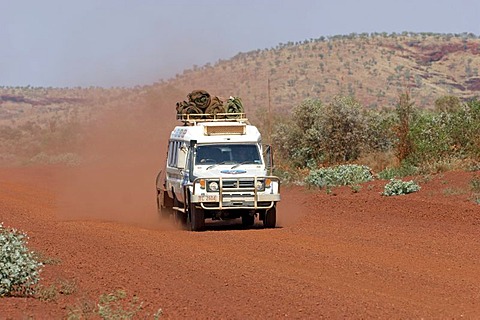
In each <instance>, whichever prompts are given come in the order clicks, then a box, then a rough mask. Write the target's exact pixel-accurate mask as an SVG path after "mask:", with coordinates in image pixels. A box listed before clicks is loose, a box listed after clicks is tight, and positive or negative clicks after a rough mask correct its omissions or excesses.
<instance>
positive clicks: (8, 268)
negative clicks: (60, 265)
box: [0, 223, 42, 297]
mask: <svg viewBox="0 0 480 320" xmlns="http://www.w3.org/2000/svg"><path fill="white" fill-rule="evenodd" d="M27 239H28V237H27V235H26V234H25V233H23V232H20V231H18V230H16V229H10V228H5V227H4V226H3V223H0V297H1V296H12V295H20V296H26V295H30V294H33V293H34V285H35V284H36V283H37V282H38V280H39V272H40V269H41V267H42V263H40V262H38V261H36V259H35V257H34V254H33V252H31V251H29V250H28V248H27V247H26V245H27Z"/></svg>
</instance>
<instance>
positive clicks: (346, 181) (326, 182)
mask: <svg viewBox="0 0 480 320" xmlns="http://www.w3.org/2000/svg"><path fill="white" fill-rule="evenodd" d="M371 180H373V175H372V172H371V170H370V168H369V167H367V166H362V165H356V164H350V165H339V166H336V167H328V168H320V169H316V170H311V171H310V174H309V175H308V176H307V178H306V182H307V183H308V184H310V185H313V186H317V187H320V188H323V187H335V186H347V185H356V184H358V183H362V182H367V181H371Z"/></svg>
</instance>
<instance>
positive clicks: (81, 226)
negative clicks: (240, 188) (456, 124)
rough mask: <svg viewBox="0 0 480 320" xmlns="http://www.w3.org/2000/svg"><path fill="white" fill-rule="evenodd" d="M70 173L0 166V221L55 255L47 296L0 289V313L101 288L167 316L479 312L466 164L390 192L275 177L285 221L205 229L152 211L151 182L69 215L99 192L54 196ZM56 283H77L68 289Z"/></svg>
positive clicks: (69, 300)
mask: <svg viewBox="0 0 480 320" xmlns="http://www.w3.org/2000/svg"><path fill="white" fill-rule="evenodd" d="M68 174H69V173H68V170H66V169H60V168H21V169H11V168H4V169H0V221H3V222H4V224H5V225H6V226H10V227H15V228H17V229H21V230H23V231H26V232H27V233H28V235H29V236H30V242H29V247H30V248H31V249H33V250H36V251H38V252H40V253H41V254H42V256H43V257H45V258H48V259H49V260H53V261H54V262H55V263H49V264H46V265H45V267H44V270H43V272H42V274H41V275H42V280H41V284H42V285H43V286H44V287H46V288H48V287H49V286H55V287H56V288H57V290H56V291H57V296H56V297H54V298H50V299H48V301H41V300H40V299H35V298H0V319H26V318H29V317H33V318H34V319H63V318H66V317H67V316H68V314H69V313H70V314H72V313H73V312H74V311H75V310H76V312H77V314H81V310H82V308H83V310H84V311H85V313H84V314H83V315H84V316H85V315H89V316H90V317H91V313H90V314H89V313H87V312H88V310H90V309H91V308H93V307H94V306H95V303H96V302H98V298H99V296H100V295H101V294H104V293H110V292H113V291H114V290H116V289H120V288H121V289H124V290H126V291H127V293H128V294H130V296H132V295H136V296H138V298H139V299H140V301H143V302H144V310H143V311H142V313H141V314H142V315H146V314H147V313H148V314H150V316H149V317H148V318H152V316H151V315H152V314H153V313H154V312H156V311H157V310H158V308H162V310H163V315H162V318H166V319H187V318H188V319H191V318H198V319H202V318H221V319H240V318H241V319H265V318H281V317H282V318H283V317H285V318H293V319H297V318H302V319H318V318H322V317H323V318H388V319H392V318H393V319H395V318H398V319H407V318H462V317H463V318H470V319H471V318H480V236H479V235H480V232H479V231H480V206H479V205H477V204H475V203H474V202H473V201H472V200H471V199H470V197H471V193H470V188H469V182H470V180H471V179H472V177H473V174H474V173H472V172H452V173H446V174H441V175H437V176H434V177H432V178H430V179H424V180H425V181H420V185H421V186H422V190H421V191H420V192H418V193H415V194H410V195H407V196H398V197H382V196H380V192H381V191H382V189H383V185H384V184H385V181H375V182H372V183H368V184H364V185H362V188H361V190H360V192H358V193H353V192H352V190H351V189H349V188H339V189H334V190H333V193H332V194H326V193H325V191H318V190H308V189H303V188H300V187H290V188H283V190H282V191H283V194H282V197H283V198H282V202H281V204H280V206H279V212H278V214H279V220H280V224H281V227H279V228H276V229H271V230H264V229H262V228H261V226H260V225H258V226H256V227H255V228H253V229H250V230H242V229H240V227H239V225H238V224H223V225H218V224H215V225H213V224H208V225H207V231H206V232H201V233H193V232H187V231H182V230H178V229H176V228H175V227H174V226H173V225H172V224H170V223H169V222H163V223H162V222H159V220H158V219H157V217H156V212H155V208H154V203H155V198H154V191H153V190H154V186H153V183H152V186H151V190H144V189H142V188H143V187H144V186H141V187H140V191H135V192H138V193H142V192H143V193H145V196H144V198H141V200H142V202H145V203H144V206H133V207H136V208H137V209H132V210H129V214H130V215H127V212H121V210H118V208H122V207H123V206H128V203H125V204H124V205H122V203H120V204H119V205H117V206H112V207H111V210H109V209H108V206H107V205H105V206H97V207H96V208H97V209H99V208H100V209H101V210H100V209H99V210H97V209H96V211H95V210H93V209H91V210H92V211H91V212H84V215H85V217H81V215H79V214H78V212H77V213H76V214H75V215H71V216H69V215H68V214H65V212H68V211H69V205H72V206H73V205H75V207H76V209H77V211H78V209H79V208H80V209H83V210H90V209H88V207H87V206H86V207H82V206H78V205H77V204H79V203H81V202H89V201H91V202H92V201H93V200H92V198H91V197H90V198H88V197H87V198H85V197H83V195H82V194H78V197H79V198H80V200H81V201H79V200H78V199H77V202H75V201H73V202H72V201H70V200H71V199H72V193H70V194H69V196H68V197H66V196H65V197H64V196H63V195H62V194H63V189H65V177H66V176H67V175H68ZM477 174H478V173H477ZM150 180H151V181H153V180H154V176H152V177H151V179H150ZM72 181H73V180H72ZM72 183H73V182H72ZM95 187H96V186H95V185H93V186H91V188H92V189H95ZM135 192H134V191H132V194H135ZM105 196H107V195H105ZM98 197H100V199H99V200H98V199H97V200H96V201H99V202H101V198H102V194H100V195H98ZM111 198H115V197H111ZM65 199H67V200H68V199H69V201H70V202H69V201H66V200H65ZM145 199H146V200H145ZM120 202H122V201H120ZM147 202H148V203H147ZM106 204H108V202H106ZM70 209H72V210H73V208H70ZM93 212H97V213H98V212H101V213H102V214H96V215H92V214H91V213H93ZM116 212H118V214H119V217H118V218H116V217H115V214H116ZM62 283H63V284H65V283H70V284H72V283H74V287H75V292H73V293H72V294H68V295H67V294H62V293H61V291H62V290H60V288H61V286H62Z"/></svg>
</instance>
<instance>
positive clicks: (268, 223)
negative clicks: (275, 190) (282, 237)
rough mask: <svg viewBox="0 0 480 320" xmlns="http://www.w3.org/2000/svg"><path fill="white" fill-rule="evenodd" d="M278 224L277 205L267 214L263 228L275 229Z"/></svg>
mask: <svg viewBox="0 0 480 320" xmlns="http://www.w3.org/2000/svg"><path fill="white" fill-rule="evenodd" d="M276 224H277V207H276V204H275V205H273V207H272V208H270V209H269V210H267V212H265V217H264V218H263V226H264V227H265V228H275V225H276Z"/></svg>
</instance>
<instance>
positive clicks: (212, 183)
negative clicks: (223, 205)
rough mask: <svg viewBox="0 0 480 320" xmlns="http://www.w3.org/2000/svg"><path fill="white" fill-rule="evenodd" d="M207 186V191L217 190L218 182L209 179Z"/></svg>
mask: <svg viewBox="0 0 480 320" xmlns="http://www.w3.org/2000/svg"><path fill="white" fill-rule="evenodd" d="M207 186H208V188H207V191H212V192H217V191H218V182H217V181H210V182H209V183H208V184H207Z"/></svg>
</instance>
